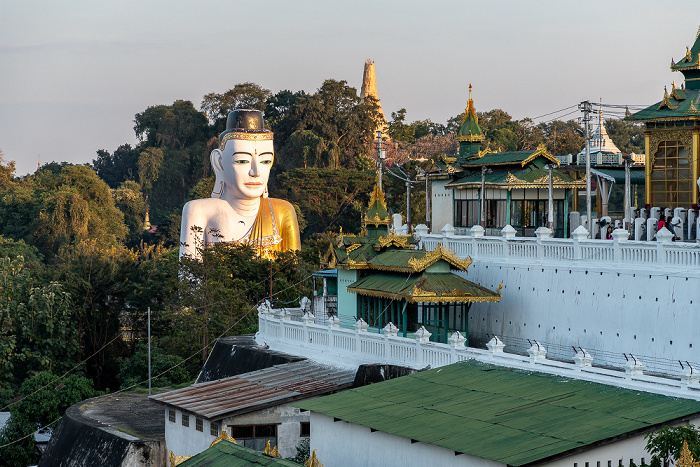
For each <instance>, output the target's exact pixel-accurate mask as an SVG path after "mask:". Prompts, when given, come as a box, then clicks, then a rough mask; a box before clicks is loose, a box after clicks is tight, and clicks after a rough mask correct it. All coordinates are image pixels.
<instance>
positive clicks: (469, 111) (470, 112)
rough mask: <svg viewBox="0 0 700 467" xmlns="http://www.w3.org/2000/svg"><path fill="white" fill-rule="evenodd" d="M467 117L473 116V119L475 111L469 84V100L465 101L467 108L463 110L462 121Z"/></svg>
mask: <svg viewBox="0 0 700 467" xmlns="http://www.w3.org/2000/svg"><path fill="white" fill-rule="evenodd" d="M469 115H474V117H476V109H475V108H474V101H473V100H472V84H471V83H469V100H468V101H467V108H466V109H465V110H464V119H465V120H466V119H467V117H468V116H469Z"/></svg>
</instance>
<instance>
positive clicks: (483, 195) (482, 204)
mask: <svg viewBox="0 0 700 467" xmlns="http://www.w3.org/2000/svg"><path fill="white" fill-rule="evenodd" d="M492 172H493V170H491V169H489V168H487V167H486V166H485V165H482V166H481V192H480V193H479V208H480V210H479V217H481V219H480V220H481V222H480V224H481V226H482V227H483V228H486V193H485V190H486V174H490V173H492Z"/></svg>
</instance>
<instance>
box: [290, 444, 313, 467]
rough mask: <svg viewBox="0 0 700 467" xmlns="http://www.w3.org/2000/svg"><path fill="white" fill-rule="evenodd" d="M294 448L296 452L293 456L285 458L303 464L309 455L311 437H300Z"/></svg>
mask: <svg viewBox="0 0 700 467" xmlns="http://www.w3.org/2000/svg"><path fill="white" fill-rule="evenodd" d="M296 450H297V452H296V454H294V456H293V457H287V460H289V461H292V462H296V463H297V464H303V463H304V462H306V461H307V460H308V459H309V457H311V438H302V440H301V441H299V444H297V445H296Z"/></svg>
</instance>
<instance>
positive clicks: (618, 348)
mask: <svg viewBox="0 0 700 467" xmlns="http://www.w3.org/2000/svg"><path fill="white" fill-rule="evenodd" d="M459 274H460V275H462V276H463V277H466V278H467V279H469V280H471V281H473V282H476V283H477V284H480V285H482V286H485V287H487V288H490V289H492V290H496V289H497V288H498V285H499V284H500V283H501V281H503V289H502V295H503V298H502V299H501V301H500V302H498V303H477V304H475V305H474V306H473V307H472V309H471V311H470V317H469V333H470V338H471V339H474V338H475V337H476V338H479V339H481V338H483V335H485V334H487V333H488V334H496V335H498V336H500V337H501V338H508V337H517V338H521V339H531V340H533V339H536V340H538V341H540V342H542V343H547V344H556V345H559V346H561V352H562V353H563V354H565V355H566V357H567V358H570V356H571V354H572V353H573V350H572V349H571V346H576V347H579V346H580V347H583V348H585V349H587V350H589V351H590V352H592V353H593V351H598V355H596V354H594V358H595V361H596V362H597V363H602V362H603V361H604V359H605V358H608V359H615V361H614V363H615V364H618V365H619V364H620V362H623V363H624V357H623V355H622V354H623V353H627V354H630V353H632V354H634V355H635V356H636V357H638V358H642V359H643V358H644V357H653V358H660V359H664V360H665V361H673V362H675V361H676V360H679V359H680V360H682V361H685V360H688V361H690V362H691V363H692V362H699V361H700V354H699V353H698V348H699V347H700V338H699V337H698V334H697V332H696V330H697V329H700V314H699V313H698V312H697V310H700V308H699V306H700V275H699V274H698V273H697V271H690V270H685V271H684V270H682V269H680V268H678V269H674V270H670V269H661V268H659V267H658V266H655V265H653V264H650V265H649V266H648V267H646V268H644V267H640V268H638V269H636V270H635V269H632V268H624V267H615V266H614V265H606V264H605V263H604V262H593V261H589V262H586V263H584V264H571V265H564V266H562V265H561V264H559V265H545V264H542V265H536V264H533V263H530V262H528V263H525V262H518V261H514V260H513V259H510V260H507V259H501V258H483V259H477V260H475V261H474V263H473V264H472V265H471V266H470V267H469V272H468V274H464V273H461V272H460V273H459ZM507 343H508V342H507V340H506V344H507ZM523 345H525V344H523ZM555 350H556V349H554V348H550V349H549V351H550V352H549V354H548V357H550V356H551V357H554V355H553V354H552V352H553V351H555ZM606 353H614V354H616V355H614V356H613V355H607V354H606ZM601 359H603V360H601ZM674 365H675V366H674V369H675V370H680V366H679V365H678V364H677V363H674ZM675 367H678V368H675ZM649 369H650V370H653V369H652V368H649Z"/></svg>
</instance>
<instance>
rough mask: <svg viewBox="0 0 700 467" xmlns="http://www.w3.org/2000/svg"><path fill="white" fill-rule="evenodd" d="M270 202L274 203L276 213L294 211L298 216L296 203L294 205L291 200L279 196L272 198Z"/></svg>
mask: <svg viewBox="0 0 700 467" xmlns="http://www.w3.org/2000/svg"><path fill="white" fill-rule="evenodd" d="M270 204H271V205H272V209H273V210H274V211H275V212H276V213H280V214H283V213H293V214H294V215H295V216H296V211H295V210H294V205H292V203H290V202H289V201H285V200H283V199H279V198H270Z"/></svg>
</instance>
